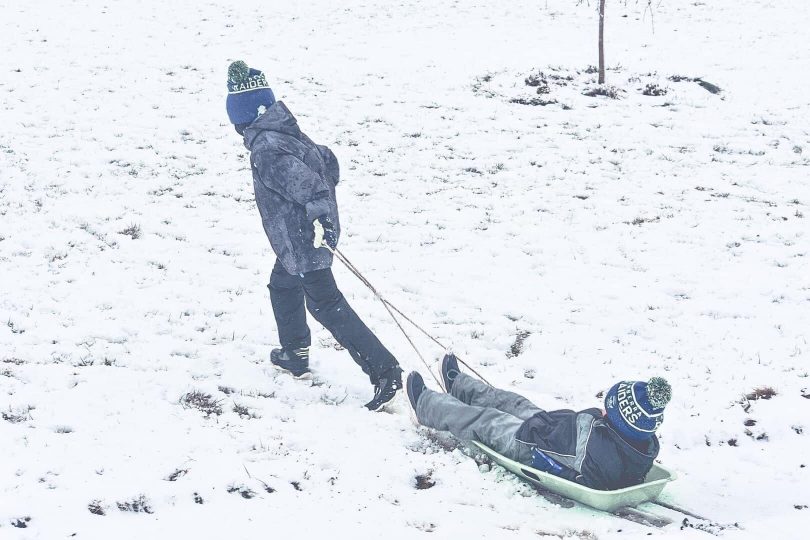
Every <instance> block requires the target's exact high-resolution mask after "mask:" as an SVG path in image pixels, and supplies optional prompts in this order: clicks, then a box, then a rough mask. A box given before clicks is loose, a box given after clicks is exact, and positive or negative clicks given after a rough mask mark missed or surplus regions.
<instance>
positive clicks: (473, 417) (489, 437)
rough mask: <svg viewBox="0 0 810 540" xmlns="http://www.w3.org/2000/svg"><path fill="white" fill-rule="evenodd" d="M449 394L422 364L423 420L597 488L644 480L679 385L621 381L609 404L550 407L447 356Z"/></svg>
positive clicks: (414, 400)
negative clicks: (434, 386) (426, 376)
mask: <svg viewBox="0 0 810 540" xmlns="http://www.w3.org/2000/svg"><path fill="white" fill-rule="evenodd" d="M442 379H443V380H444V386H445V388H446V389H447V392H448V393H447V394H443V393H440V392H434V391H433V390H429V389H428V388H427V387H426V386H425V383H424V381H423V379H422V376H421V375H419V373H417V372H415V371H414V372H412V373H411V374H410V375H409V376H408V382H407V384H406V387H407V392H408V399H409V400H410V402H411V406H412V407H413V409H414V411H415V412H416V417H417V419H418V421H419V423H420V424H422V425H423V426H427V427H431V428H434V429H438V430H441V431H449V432H450V433H452V434H453V435H455V436H456V437H458V438H459V439H462V440H465V441H478V442H480V443H483V444H485V445H487V446H489V447H490V448H492V449H493V450H495V451H496V452H498V453H499V454H502V455H504V456H506V457H507V458H509V459H512V460H514V461H517V462H519V463H522V464H524V465H528V466H530V467H533V468H535V469H538V470H541V471H545V472H548V473H551V474H554V475H557V476H560V477H562V478H565V479H567V480H571V481H573V482H577V483H579V484H583V485H585V486H588V487H590V488H594V489H601V490H614V489H620V488H624V487H628V486H631V485H634V484H639V483H641V482H643V481H644V477H645V476H646V475H647V473H648V472H649V470H650V468H651V467H652V465H653V460H654V459H655V458H656V456H657V455H658V450H659V445H658V439H657V438H656V436H655V431H656V430H657V429H658V427H659V426H660V425H661V423H662V422H663V420H664V415H663V413H664V407H665V406H666V405H667V403H668V402H669V399H670V397H671V395H672V390H671V388H670V386H669V384H668V383H667V381H666V380H664V379H662V378H660V377H653V378H652V379H650V381H649V382H638V381H622V382H619V383H617V384H615V385H614V386H613V387H612V388H611V389H610V390H608V392H607V394H606V395H605V410H606V412H604V413H603V412H602V411H601V410H600V409H595V408H592V409H585V410H584V411H579V412H574V411H571V410H566V409H563V410H558V411H544V410H543V409H541V408H539V407H538V406H537V405H535V404H534V403H532V402H531V401H529V400H528V399H526V398H524V397H523V396H520V395H518V394H515V393H513V392H507V391H505V390H499V389H497V388H494V387H491V386H488V385H486V384H484V383H483V382H481V381H479V380H477V379H474V378H472V377H470V376H469V375H466V374H464V373H461V372H460V371H459V367H458V361H457V360H456V357H455V356H453V355H452V354H448V355H447V356H445V357H444V360H442Z"/></svg>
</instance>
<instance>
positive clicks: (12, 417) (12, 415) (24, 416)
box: [0, 405, 34, 424]
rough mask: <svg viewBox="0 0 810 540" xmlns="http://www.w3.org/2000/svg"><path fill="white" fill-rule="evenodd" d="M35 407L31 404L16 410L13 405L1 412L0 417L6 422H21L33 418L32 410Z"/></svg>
mask: <svg viewBox="0 0 810 540" xmlns="http://www.w3.org/2000/svg"><path fill="white" fill-rule="evenodd" d="M33 409H34V407H31V406H30V405H29V406H28V407H24V408H21V409H16V410H12V409H11V407H9V409H8V411H3V412H0V417H1V418H3V420H5V421H6V422H11V423H12V424H19V423H20V422H25V421H26V420H33V419H32V418H31V411H32V410H33Z"/></svg>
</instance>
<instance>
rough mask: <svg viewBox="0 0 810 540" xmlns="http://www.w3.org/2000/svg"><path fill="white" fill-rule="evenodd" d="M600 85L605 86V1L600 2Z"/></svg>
mask: <svg viewBox="0 0 810 540" xmlns="http://www.w3.org/2000/svg"><path fill="white" fill-rule="evenodd" d="M599 84H605V0H599Z"/></svg>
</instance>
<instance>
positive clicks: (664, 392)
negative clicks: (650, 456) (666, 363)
mask: <svg viewBox="0 0 810 540" xmlns="http://www.w3.org/2000/svg"><path fill="white" fill-rule="evenodd" d="M671 397H672V388H671V387H670V386H669V383H668V382H667V381H666V379H663V378H661V377H653V378H652V379H650V380H649V382H639V381H622V382H620V383H617V384H614V385H613V387H612V388H611V389H610V390H608V392H607V394H605V411H606V412H607V417H608V421H609V422H610V425H611V426H613V428H614V429H615V430H616V431H618V432H619V434H620V435H621V436H622V437H624V438H626V439H630V440H633V441H644V440H646V439H649V438H650V437H652V435H653V433H655V430H657V429H658V428H659V427H660V426H661V424H662V423H663V421H664V407H666V406H667V403H669V400H670V398H671Z"/></svg>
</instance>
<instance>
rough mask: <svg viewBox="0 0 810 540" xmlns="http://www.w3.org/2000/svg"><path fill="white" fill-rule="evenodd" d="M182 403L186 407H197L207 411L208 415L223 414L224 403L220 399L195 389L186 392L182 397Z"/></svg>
mask: <svg viewBox="0 0 810 540" xmlns="http://www.w3.org/2000/svg"><path fill="white" fill-rule="evenodd" d="M180 404H181V405H182V406H183V407H184V408H190V409H197V410H198V411H200V412H203V413H205V416H206V417H209V416H211V415H212V414H213V415H216V416H219V415H221V414H222V405H220V401H219V400H216V399H214V398H213V396H211V394H206V393H205V392H200V391H199V390H194V391H191V392H188V393H187V394H184V395H183V397H181V398H180Z"/></svg>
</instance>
